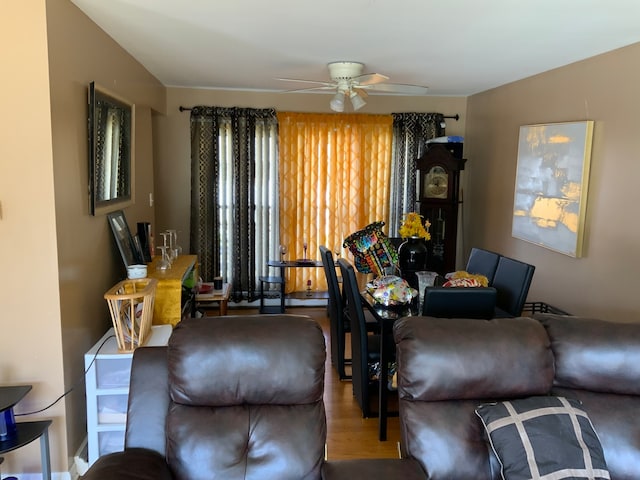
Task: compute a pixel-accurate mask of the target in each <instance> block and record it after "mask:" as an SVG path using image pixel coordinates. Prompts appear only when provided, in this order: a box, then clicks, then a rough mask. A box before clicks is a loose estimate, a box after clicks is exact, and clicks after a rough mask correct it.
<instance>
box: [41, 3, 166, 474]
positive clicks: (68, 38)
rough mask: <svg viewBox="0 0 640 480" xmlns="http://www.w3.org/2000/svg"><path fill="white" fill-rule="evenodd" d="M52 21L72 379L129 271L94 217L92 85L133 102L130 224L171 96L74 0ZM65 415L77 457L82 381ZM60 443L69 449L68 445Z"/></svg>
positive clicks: (62, 274) (67, 359)
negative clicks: (155, 123)
mask: <svg viewBox="0 0 640 480" xmlns="http://www.w3.org/2000/svg"><path fill="white" fill-rule="evenodd" d="M47 26H48V38H49V68H50V89H51V123H52V130H51V135H52V141H53V168H54V176H55V207H56V215H57V218H56V227H57V237H58V263H59V279H60V316H61V322H59V323H60V324H61V327H62V349H63V361H64V376H65V385H66V386H67V387H69V386H71V385H74V384H75V383H76V382H77V381H78V379H79V378H80V377H82V375H83V371H84V352H86V351H87V350H88V349H89V348H90V347H91V346H92V345H93V344H94V343H95V341H96V340H97V339H98V338H100V337H101V336H102V335H103V334H104V332H105V331H106V330H107V328H109V327H110V317H109V313H108V309H107V305H106V302H105V300H104V297H103V294H104V292H106V291H107V290H108V289H109V288H110V287H111V286H112V285H113V284H115V283H116V282H117V281H119V280H121V279H123V278H124V277H125V276H126V274H125V270H124V266H123V265H122V261H121V259H120V256H119V253H118V251H117V248H116V247H115V244H114V241H113V237H112V234H111V230H110V229H109V226H108V224H107V221H106V217H105V216H104V215H102V216H95V217H94V216H92V215H91V214H90V210H89V198H88V195H87V182H88V178H89V174H88V172H89V170H88V146H87V114H88V108H87V86H88V84H89V83H90V82H91V81H95V82H96V83H97V84H99V85H101V86H102V87H104V88H106V89H108V90H109V91H111V92H113V93H114V94H116V95H118V96H120V97H122V98H124V99H127V100H128V101H130V102H132V103H134V104H135V141H134V144H135V153H134V156H135V180H136V183H135V192H136V203H135V205H133V206H131V207H128V208H126V209H125V215H126V216H127V220H128V222H129V224H130V227H131V228H132V230H134V229H135V226H136V222H138V221H153V220H154V209H153V208H152V207H150V206H149V202H148V196H149V193H151V192H152V189H153V154H152V137H153V135H152V131H151V118H152V110H155V111H159V112H164V108H165V101H166V99H165V88H164V87H163V86H162V85H161V84H160V83H159V82H158V81H157V80H156V79H155V78H154V77H153V76H152V75H150V74H149V72H148V71H146V70H145V69H144V68H142V67H141V65H140V64H139V63H138V62H137V61H135V60H134V59H133V58H132V57H131V56H130V55H129V54H128V53H127V52H125V51H124V50H122V48H120V46H119V45H117V44H116V43H115V42H114V41H113V40H112V39H111V38H110V37H109V36H107V35H106V34H105V33H104V31H102V30H101V29H99V28H98V27H97V26H96V25H95V24H94V23H93V22H92V21H91V20H89V19H88V18H87V17H86V16H85V15H84V14H83V13H82V12H81V11H80V10H78V9H77V8H76V7H75V5H73V4H72V3H71V2H69V1H68V0H48V1H47ZM66 415H67V417H66V425H67V435H68V437H69V438H68V441H67V442H66V446H67V447H68V450H67V452H66V453H67V456H68V457H71V456H72V455H73V454H74V453H75V451H76V449H77V448H78V447H79V446H80V443H81V442H82V440H83V439H84V438H85V436H86V425H85V418H86V404H85V398H84V389H83V388H77V389H76V390H74V392H72V393H71V394H70V395H68V396H67V399H66ZM59 443H60V442H57V441H55V440H54V441H53V444H54V445H58V444H59ZM58 448H59V449H60V450H61V451H65V450H64V445H60V446H58ZM56 466H57V467H60V466H61V465H60V463H59V462H58V464H57V465H56ZM64 466H65V465H63V468H64ZM54 470H57V469H56V468H54Z"/></svg>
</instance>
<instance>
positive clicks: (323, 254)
mask: <svg viewBox="0 0 640 480" xmlns="http://www.w3.org/2000/svg"><path fill="white" fill-rule="evenodd" d="M319 250H320V258H321V259H322V266H323V268H324V274H325V277H326V279H327V289H328V291H329V302H328V305H327V307H328V308H327V310H328V314H329V335H330V339H329V342H330V345H331V364H332V365H333V366H334V368H335V369H336V371H337V372H338V377H339V378H340V380H349V379H351V375H347V373H346V369H345V366H346V365H351V359H350V358H348V357H346V354H345V350H346V336H347V333H349V332H351V326H350V324H349V316H348V314H345V309H346V302H345V292H344V291H343V290H342V289H341V288H340V283H341V282H340V280H339V279H338V275H337V274H336V264H335V260H334V258H333V252H332V251H331V250H329V249H328V248H327V247H326V246H324V245H321V246H320V247H319ZM365 326H366V331H367V332H374V333H378V332H379V328H380V327H379V326H378V322H377V321H376V319H375V318H373V316H372V315H371V314H370V312H365Z"/></svg>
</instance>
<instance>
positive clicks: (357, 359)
mask: <svg viewBox="0 0 640 480" xmlns="http://www.w3.org/2000/svg"><path fill="white" fill-rule="evenodd" d="M338 265H339V266H340V273H341V275H342V288H343V290H344V293H345V297H346V303H347V309H346V312H347V314H348V316H349V323H350V325H351V382H352V384H353V395H354V396H355V397H356V401H357V402H358V405H359V406H360V409H361V410H362V416H363V418H369V417H372V416H375V415H374V413H373V412H372V409H371V406H370V402H371V400H372V398H373V396H372V395H373V394H374V393H375V394H377V389H376V388H375V386H376V384H378V383H379V382H376V381H372V380H371V378H370V375H369V372H370V366H372V365H374V364H376V363H379V361H380V335H378V334H372V333H369V332H367V327H366V325H365V313H364V307H363V305H362V298H361V297H360V290H359V289H358V282H357V280H356V274H355V270H354V268H353V265H351V263H349V262H348V261H347V260H345V259H344V258H340V259H338Z"/></svg>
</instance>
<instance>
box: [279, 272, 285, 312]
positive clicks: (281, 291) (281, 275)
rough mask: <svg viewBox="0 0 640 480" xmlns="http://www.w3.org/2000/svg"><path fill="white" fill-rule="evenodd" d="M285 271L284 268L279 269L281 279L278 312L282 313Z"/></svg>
mask: <svg viewBox="0 0 640 480" xmlns="http://www.w3.org/2000/svg"><path fill="white" fill-rule="evenodd" d="M284 274H285V270H284V267H280V278H282V283H281V284H280V310H281V311H282V313H284V292H285V289H284V284H285V277H284Z"/></svg>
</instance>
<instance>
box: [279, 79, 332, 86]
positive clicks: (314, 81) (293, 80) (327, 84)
mask: <svg viewBox="0 0 640 480" xmlns="http://www.w3.org/2000/svg"><path fill="white" fill-rule="evenodd" d="M276 80H282V81H283V82H297V83H314V84H316V85H324V86H326V87H331V88H335V87H336V84H335V83H333V82H321V81H318V80H303V79H300V78H276Z"/></svg>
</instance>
